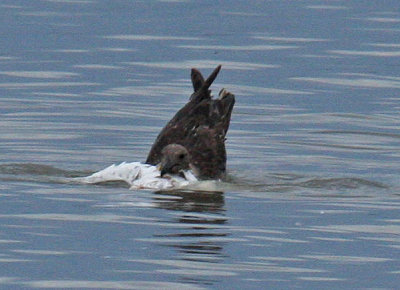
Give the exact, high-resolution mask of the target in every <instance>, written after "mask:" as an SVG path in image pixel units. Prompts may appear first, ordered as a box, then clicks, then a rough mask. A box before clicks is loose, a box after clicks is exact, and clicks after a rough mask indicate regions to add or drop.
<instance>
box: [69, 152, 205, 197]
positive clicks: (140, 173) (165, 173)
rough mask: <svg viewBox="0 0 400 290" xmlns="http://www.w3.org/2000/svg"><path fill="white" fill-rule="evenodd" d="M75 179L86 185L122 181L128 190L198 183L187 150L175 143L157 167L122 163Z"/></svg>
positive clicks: (164, 187) (160, 188) (170, 187)
mask: <svg viewBox="0 0 400 290" xmlns="http://www.w3.org/2000/svg"><path fill="white" fill-rule="evenodd" d="M75 180H76V181H78V182H81V183H87V184H95V183H101V182H107V181H124V182H126V183H127V184H129V185H130V186H131V187H130V188H131V189H150V190H167V189H176V188H182V187H185V186H188V185H190V184H193V183H196V182H197V178H196V177H195V175H194V174H193V172H192V170H191V164H190V161H189V156H188V152H187V150H186V149H185V148H184V147H183V146H181V145H177V144H170V145H168V146H166V148H165V149H164V150H163V154H162V160H161V162H160V164H159V165H157V166H154V165H149V164H143V163H140V162H131V163H126V162H123V163H121V164H118V165H115V164H113V165H111V166H109V167H107V168H105V169H103V170H100V171H98V172H95V173H93V174H92V175H89V176H86V177H78V178H76V179H75Z"/></svg>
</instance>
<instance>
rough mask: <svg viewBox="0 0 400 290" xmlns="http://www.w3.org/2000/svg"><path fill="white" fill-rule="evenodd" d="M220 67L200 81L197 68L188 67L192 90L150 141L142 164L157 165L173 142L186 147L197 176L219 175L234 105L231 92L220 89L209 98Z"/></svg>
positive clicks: (222, 169)
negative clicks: (196, 170)
mask: <svg viewBox="0 0 400 290" xmlns="http://www.w3.org/2000/svg"><path fill="white" fill-rule="evenodd" d="M220 69H221V66H218V67H217V68H216V69H215V70H214V71H213V72H212V73H211V75H210V76H209V77H208V78H207V79H206V80H204V78H203V76H202V75H201V73H200V72H199V71H198V70H197V69H192V73H191V78H192V84H193V89H194V93H193V94H192V96H191V97H190V100H189V102H188V103H187V104H186V105H185V106H184V107H183V108H182V109H180V110H179V111H178V112H177V113H176V114H175V116H174V117H173V118H172V119H171V120H170V121H169V122H168V124H167V125H166V126H165V127H164V128H163V129H162V131H161V132H160V134H159V135H158V137H157V139H156V141H155V142H154V144H153V146H152V148H151V150H150V152H149V155H148V156H147V160H146V163H148V164H153V165H155V164H158V163H159V162H160V160H161V150H162V149H163V148H164V147H165V146H166V145H168V144H172V143H176V144H181V145H183V146H185V147H186V149H187V150H188V151H189V154H190V156H191V163H192V164H193V165H194V166H195V167H196V168H197V169H198V170H199V175H200V177H201V178H222V177H223V176H224V174H225V168H226V150H225V136H226V133H227V132H228V128H229V123H230V119H231V113H232V109H233V106H234V104H235V97H234V95H232V94H230V93H227V92H226V91H223V92H222V93H221V95H220V98H218V99H212V98H211V94H210V92H211V91H210V90H209V88H210V86H211V84H212V82H213V81H214V80H215V78H216V77H217V75H218V73H219V71H220Z"/></svg>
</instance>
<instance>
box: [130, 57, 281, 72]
mask: <svg viewBox="0 0 400 290" xmlns="http://www.w3.org/2000/svg"><path fill="white" fill-rule="evenodd" d="M128 64H130V65H135V66H145V67H152V68H165V69H189V68H193V67H195V68H197V69H213V68H215V67H216V66H217V65H220V64H221V65H222V67H223V69H224V70H257V69H262V68H277V67H279V66H278V65H270V64H260V63H250V62H238V61H224V60H221V61H219V60H208V59H203V60H202V59H198V60H185V61H176V62H138V61H136V62H128Z"/></svg>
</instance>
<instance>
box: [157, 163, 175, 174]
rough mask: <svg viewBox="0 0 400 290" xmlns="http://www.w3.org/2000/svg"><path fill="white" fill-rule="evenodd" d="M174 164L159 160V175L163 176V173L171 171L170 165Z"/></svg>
mask: <svg viewBox="0 0 400 290" xmlns="http://www.w3.org/2000/svg"><path fill="white" fill-rule="evenodd" d="M173 166H174V164H172V162H170V161H168V160H167V161H164V162H163V161H161V163H160V165H159V168H158V169H159V170H160V176H161V177H163V176H164V175H165V174H167V173H168V172H171V170H172V167H173Z"/></svg>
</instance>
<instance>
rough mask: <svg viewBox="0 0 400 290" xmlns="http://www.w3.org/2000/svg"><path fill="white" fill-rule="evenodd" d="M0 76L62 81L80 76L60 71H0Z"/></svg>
mask: <svg viewBox="0 0 400 290" xmlns="http://www.w3.org/2000/svg"><path fill="white" fill-rule="evenodd" d="M0 75H6V76H12V77H23V78H41V79H62V78H70V77H75V76H79V74H77V73H71V72H59V71H0Z"/></svg>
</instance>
